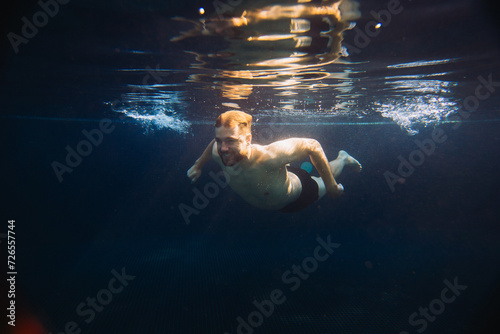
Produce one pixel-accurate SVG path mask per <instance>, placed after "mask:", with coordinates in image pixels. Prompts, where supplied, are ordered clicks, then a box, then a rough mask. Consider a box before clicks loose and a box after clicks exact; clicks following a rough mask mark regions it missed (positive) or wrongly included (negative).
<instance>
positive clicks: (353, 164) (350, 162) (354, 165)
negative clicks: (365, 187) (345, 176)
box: [337, 151, 363, 172]
mask: <svg viewBox="0 0 500 334" xmlns="http://www.w3.org/2000/svg"><path fill="white" fill-rule="evenodd" d="M337 159H344V164H345V166H349V168H351V169H352V170H354V171H355V172H361V169H362V168H363V167H362V166H361V164H360V163H359V161H358V160H356V159H354V158H353V157H351V156H350V155H349V153H347V152H346V151H339V155H338V157H337Z"/></svg>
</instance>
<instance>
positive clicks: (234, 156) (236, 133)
mask: <svg viewBox="0 0 500 334" xmlns="http://www.w3.org/2000/svg"><path fill="white" fill-rule="evenodd" d="M251 127H252V116H251V115H249V114H247V113H244V112H242V111H238V110H231V111H227V112H225V113H223V114H221V115H219V117H217V120H216V121H215V141H216V143H217V151H218V153H219V156H220V157H221V159H222V163H223V164H224V165H226V166H233V165H235V164H236V163H238V162H239V161H241V160H242V159H243V158H244V157H245V156H247V154H248V152H249V151H248V149H249V146H250V144H251V142H252V132H251Z"/></svg>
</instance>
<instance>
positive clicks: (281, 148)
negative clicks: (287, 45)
mask: <svg viewBox="0 0 500 334" xmlns="http://www.w3.org/2000/svg"><path fill="white" fill-rule="evenodd" d="M251 126H252V116H251V115H249V114H247V113H244V112H241V111H234V110H233V111H228V112H225V113H223V114H221V115H220V116H219V117H218V118H217V120H216V122H215V139H213V140H212V141H211V142H210V144H208V146H207V148H206V149H205V151H204V152H203V154H202V155H201V157H200V158H198V160H196V162H195V163H194V165H193V166H192V167H191V168H190V169H189V170H188V172H187V175H188V177H189V178H190V179H191V181H192V182H195V181H196V180H197V179H198V178H199V177H200V175H201V172H202V169H203V166H204V165H205V164H206V163H207V162H208V161H210V159H211V158H213V159H214V160H215V161H216V162H217V163H218V164H219V165H220V166H221V167H222V170H223V171H224V174H225V175H226V177H227V178H228V181H229V186H230V187H231V188H232V189H233V190H234V191H235V192H236V193H237V194H239V195H240V196H241V197H243V199H244V200H245V201H247V202H248V203H250V204H252V205H254V206H256V207H258V208H262V209H268V210H279V211H282V212H293V211H299V210H302V209H304V208H305V207H307V206H308V205H310V204H312V203H314V202H315V201H317V200H318V199H320V198H321V197H323V196H324V195H325V194H328V195H329V196H330V197H332V198H338V197H339V196H340V195H342V192H343V191H344V187H343V186H342V185H341V184H338V183H337V182H336V181H335V178H337V177H338V176H339V175H340V173H341V172H342V169H343V168H344V166H350V167H352V168H354V169H355V170H356V171H361V164H360V163H359V162H358V161H357V160H356V159H354V158H353V157H351V156H350V155H349V154H347V152H345V151H340V152H339V154H338V156H337V158H336V159H335V160H333V161H330V162H328V160H327V158H326V155H325V153H324V152H323V149H322V147H321V145H320V143H319V142H318V141H317V140H315V139H308V138H290V139H285V140H280V141H277V142H274V143H272V144H269V145H265V146H262V145H256V144H252V133H251ZM307 157H309V158H310V159H311V162H312V164H313V165H314V167H315V168H316V170H317V171H318V173H319V175H320V177H315V176H310V175H309V173H308V172H306V171H305V170H303V169H300V168H294V167H291V166H289V165H288V164H290V163H292V162H296V161H300V160H304V159H306V158H307Z"/></svg>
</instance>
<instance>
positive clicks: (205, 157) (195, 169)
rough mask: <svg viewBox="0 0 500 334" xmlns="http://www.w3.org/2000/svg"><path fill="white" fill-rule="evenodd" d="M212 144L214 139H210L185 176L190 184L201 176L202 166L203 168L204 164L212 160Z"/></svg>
mask: <svg viewBox="0 0 500 334" xmlns="http://www.w3.org/2000/svg"><path fill="white" fill-rule="evenodd" d="M214 143H215V139H212V141H211V142H210V144H208V146H207V148H206V149H205V151H203V153H202V154H201V156H200V157H199V158H198V159H197V160H196V161H195V163H194V165H193V166H192V167H191V168H189V170H188V171H187V176H188V177H189V178H190V179H191V182H196V180H198V178H199V177H200V175H201V171H202V169H203V166H205V164H206V163H207V162H209V161H210V159H212V148H213V146H214Z"/></svg>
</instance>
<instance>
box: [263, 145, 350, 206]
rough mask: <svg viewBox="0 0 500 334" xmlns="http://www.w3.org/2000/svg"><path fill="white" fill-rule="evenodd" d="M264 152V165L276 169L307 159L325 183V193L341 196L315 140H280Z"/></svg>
mask: <svg viewBox="0 0 500 334" xmlns="http://www.w3.org/2000/svg"><path fill="white" fill-rule="evenodd" d="M266 151H267V157H268V161H267V162H266V163H268V164H271V165H274V167H278V168H279V167H281V166H284V165H286V164H288V163H291V162H294V161H300V160H303V159H306V158H307V157H309V158H310V159H311V162H312V164H313V165H314V167H315V168H316V170H317V171H318V173H319V176H320V177H321V179H323V182H324V183H325V188H326V193H327V194H328V195H329V196H330V197H333V198H337V197H339V196H340V195H342V192H343V187H342V185H339V184H337V182H336V181H335V178H334V177H333V174H332V171H331V169H330V164H329V163H328V159H327V158H326V155H325V152H324V151H323V148H322V147H321V144H320V143H319V142H318V141H317V140H315V139H309V138H290V139H285V140H280V141H277V142H274V143H272V144H269V145H267V146H266Z"/></svg>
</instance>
